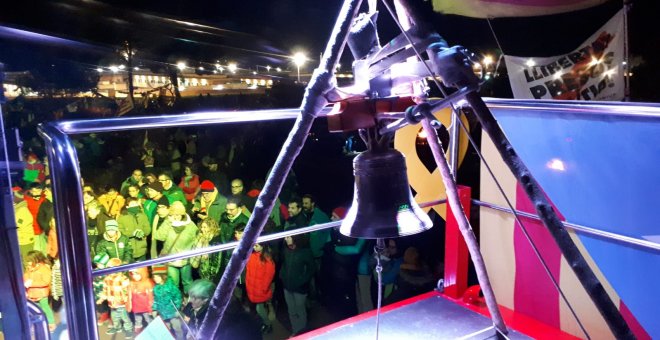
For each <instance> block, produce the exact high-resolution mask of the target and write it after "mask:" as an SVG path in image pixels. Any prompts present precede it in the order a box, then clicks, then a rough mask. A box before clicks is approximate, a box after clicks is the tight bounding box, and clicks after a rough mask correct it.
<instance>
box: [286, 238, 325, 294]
mask: <svg viewBox="0 0 660 340" xmlns="http://www.w3.org/2000/svg"><path fill="white" fill-rule="evenodd" d="M283 253H284V254H283V255H284V261H283V263H282V269H281V270H280V279H281V280H282V285H283V286H284V288H285V289H286V290H288V291H291V292H296V293H302V294H305V293H307V291H308V289H309V287H308V283H309V281H310V280H311V279H312V277H313V276H314V271H315V269H316V263H315V262H314V256H313V255H312V250H311V249H309V248H296V249H290V248H289V247H287V246H284V250H283Z"/></svg>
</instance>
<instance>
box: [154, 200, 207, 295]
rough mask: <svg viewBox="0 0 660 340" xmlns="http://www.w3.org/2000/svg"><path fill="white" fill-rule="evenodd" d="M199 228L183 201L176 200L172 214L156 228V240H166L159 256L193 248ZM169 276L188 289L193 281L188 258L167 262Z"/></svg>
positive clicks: (177, 284)
mask: <svg viewBox="0 0 660 340" xmlns="http://www.w3.org/2000/svg"><path fill="white" fill-rule="evenodd" d="M197 231H198V228H197V226H196V225H195V223H193V221H192V220H191V219H190V216H189V215H188V214H187V213H186V207H185V206H184V205H183V203H181V202H179V201H175V202H173V203H172V204H171V205H170V214H169V216H168V218H167V220H166V221H165V222H163V224H161V225H160V226H159V227H158V228H157V229H156V230H154V232H153V233H154V237H155V239H156V240H160V241H165V243H164V244H163V249H162V251H161V252H160V255H159V256H167V255H171V254H176V253H181V252H184V251H187V250H190V249H192V247H193V245H194V244H195V240H196V237H197ZM167 273H168V276H169V277H170V278H171V279H172V281H173V282H174V284H175V285H176V286H177V287H178V286H179V281H182V283H183V290H184V291H186V292H187V291H188V288H189V287H190V284H191V283H192V267H191V265H190V262H189V260H188V259H182V260H176V261H172V262H169V263H168V264H167Z"/></svg>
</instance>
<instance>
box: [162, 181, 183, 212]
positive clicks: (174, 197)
mask: <svg viewBox="0 0 660 340" xmlns="http://www.w3.org/2000/svg"><path fill="white" fill-rule="evenodd" d="M163 196H165V197H167V201H168V202H170V205H171V204H172V203H174V202H176V201H179V202H181V203H183V206H184V207H187V206H188V201H186V196H184V195H183V190H181V188H179V187H178V186H176V185H174V184H172V186H171V187H170V188H169V189H167V190H165V189H163Z"/></svg>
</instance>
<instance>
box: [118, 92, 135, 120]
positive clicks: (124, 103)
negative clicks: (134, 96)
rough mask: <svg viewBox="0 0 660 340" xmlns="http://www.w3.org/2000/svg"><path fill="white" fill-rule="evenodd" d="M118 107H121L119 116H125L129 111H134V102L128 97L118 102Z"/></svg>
mask: <svg viewBox="0 0 660 340" xmlns="http://www.w3.org/2000/svg"><path fill="white" fill-rule="evenodd" d="M117 105H119V110H117V116H123V115H124V114H126V113H127V112H128V111H131V110H133V101H132V100H131V98H129V97H126V98H124V99H122V100H120V101H118V102H117Z"/></svg>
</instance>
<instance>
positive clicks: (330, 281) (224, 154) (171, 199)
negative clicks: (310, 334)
mask: <svg viewBox="0 0 660 340" xmlns="http://www.w3.org/2000/svg"><path fill="white" fill-rule="evenodd" d="M200 135H201V136H199V135H197V134H187V133H186V132H185V131H183V130H182V129H179V130H178V131H177V132H176V133H175V134H174V135H173V136H172V137H171V138H169V137H167V138H158V137H155V136H149V134H148V133H144V135H142V138H139V139H137V140H139V145H135V144H137V143H135V140H136V139H135V138H133V139H132V140H131V141H129V142H128V143H131V142H133V144H134V145H133V146H129V148H128V151H127V153H126V154H125V155H128V154H132V157H131V156H125V157H124V158H123V159H118V157H117V156H116V155H112V154H109V153H108V152H107V149H109V148H111V147H110V146H109V145H108V143H109V142H107V141H104V140H101V139H100V138H99V137H98V136H96V135H94V134H90V135H88V136H85V137H81V138H79V139H77V140H76V141H75V142H76V145H77V146H78V147H79V154H80V163H81V169H82V173H83V179H82V182H83V187H82V193H83V203H84V210H85V218H86V227H87V235H88V244H89V253H90V258H91V259H92V265H93V266H94V267H95V268H106V267H112V266H118V265H121V264H127V263H135V262H140V261H144V260H146V259H154V258H158V257H163V256H166V255H171V254H177V253H181V252H185V251H189V250H192V249H202V248H206V247H209V246H214V245H219V244H223V243H228V242H233V241H237V240H240V239H241V237H242V235H243V231H244V229H245V227H246V225H247V222H248V219H249V217H250V215H251V214H252V212H253V211H254V209H255V204H256V201H257V197H258V195H259V193H260V191H261V189H262V187H263V183H264V180H263V179H264V178H265V177H266V175H267V173H265V172H264V173H262V174H261V176H260V177H257V178H251V181H250V185H249V186H246V184H245V183H246V182H247V179H245V178H241V174H245V173H248V172H246V171H245V169H246V167H249V166H248V165H247V164H248V158H246V157H245V153H243V151H244V147H245V145H247V144H249V143H248V142H247V139H246V137H243V138H240V139H238V138H237V139H232V140H231V141H229V142H228V143H227V147H226V148H225V147H224V146H222V145H221V143H217V142H216V141H213V140H212V139H211V138H210V137H209V136H210V135H204V134H203V133H202V134H200ZM161 137H162V136H161ZM201 145H206V146H207V148H204V147H201ZM104 149H105V150H104ZM125 151H126V150H125ZM28 152H29V153H28V154H27V155H26V157H25V159H26V164H27V165H26V168H25V170H24V174H23V178H22V181H21V184H20V185H19V186H16V187H14V208H15V216H16V224H17V232H18V240H19V246H20V251H21V256H22V258H23V259H24V262H25V286H26V289H27V296H28V298H29V299H30V300H32V301H35V302H36V303H38V304H39V305H40V306H41V307H42V309H43V310H44V312H45V315H46V317H47V319H48V323H49V327H50V329H51V331H54V332H55V331H56V329H57V326H58V325H57V322H56V320H55V318H54V317H53V311H57V310H58V309H59V305H60V304H61V303H60V301H61V297H62V295H63V294H62V288H61V285H62V284H61V278H60V275H59V270H60V269H59V259H58V251H57V237H56V235H57V234H56V228H57V226H56V223H55V218H54V206H53V198H52V192H51V185H50V176H49V173H48V164H47V162H48V159H47V158H45V157H38V156H37V149H36V148H34V147H33V148H30V149H29V150H28ZM103 160H109V161H106V162H103ZM98 164H104V167H105V169H100V168H99V166H98ZM129 166H130V167H131V168H129ZM90 169H91V170H90ZM104 170H105V171H104ZM122 173H124V174H125V175H124V176H127V177H120V176H119V175H120V174H122ZM230 179H231V180H230ZM317 203H318V201H317V199H316V197H315V196H314V195H312V194H309V193H306V192H304V191H303V190H300V188H299V187H298V186H297V185H296V181H295V177H293V176H292V177H291V178H289V179H288V180H287V183H286V184H285V188H284V189H283V190H282V193H281V195H280V196H279V198H278V199H277V201H276V203H275V208H274V209H273V211H272V212H271V214H270V216H269V218H268V221H267V223H266V225H265V227H264V231H263V233H274V232H278V231H283V230H291V229H297V228H302V227H305V226H308V225H315V224H322V223H326V222H330V221H331V220H339V219H342V218H343V217H344V215H345V213H346V207H343V206H339V207H336V208H335V209H334V210H332V212H331V213H330V214H328V213H327V212H326V211H324V210H323V209H321V207H320V206H319V205H318V204H317ZM397 246H399V244H398V240H394V239H392V240H388V241H387V248H386V249H385V251H384V252H383V253H382V254H381V256H380V257H381V262H382V263H383V268H384V269H383V282H384V284H385V289H384V296H383V297H384V298H385V301H386V303H389V302H393V301H398V300H402V299H404V298H407V297H410V296H414V295H417V294H419V293H422V292H424V291H428V290H430V289H432V288H433V287H434V286H435V285H434V282H435V278H436V277H437V273H435V274H434V273H433V272H432V270H430V269H429V267H428V266H427V265H425V263H424V261H422V257H421V256H420V254H419V251H418V249H416V248H415V247H407V248H406V249H399V248H398V247H397ZM230 256H231V253H230V252H212V253H206V254H203V255H200V256H196V257H190V258H184V259H180V260H176V261H171V262H168V263H166V264H163V265H158V266H153V267H150V268H147V267H141V268H138V269H135V270H131V271H130V272H128V273H125V272H118V273H114V274H110V275H107V276H105V277H96V278H95V281H94V293H95V298H96V309H97V317H98V319H97V321H98V324H99V325H103V324H107V331H106V334H115V333H123V334H124V336H125V338H131V337H133V336H134V335H135V334H136V333H139V332H141V331H142V330H143V329H144V327H146V326H147V325H148V324H149V323H151V322H153V321H154V320H156V318H158V319H160V320H162V322H163V323H164V324H165V325H166V326H167V327H168V328H169V329H170V331H171V332H172V334H173V335H174V336H175V337H176V338H177V339H185V338H186V337H189V338H190V337H191V338H194V336H195V334H197V332H198V331H199V329H200V326H201V322H202V320H203V319H204V316H205V313H206V310H207V308H208V304H209V301H210V299H211V297H212V295H213V292H214V291H215V288H216V286H217V284H218V283H219V281H220V278H221V277H222V274H223V272H224V270H225V268H226V267H227V265H228V263H229V258H230ZM375 263H376V258H375V257H374V255H373V243H372V242H370V241H365V240H361V239H353V238H349V237H345V236H343V235H341V234H340V233H339V232H338V231H337V230H335V229H324V230H320V231H315V232H311V233H307V234H300V235H296V236H292V237H286V238H284V239H283V240H275V241H270V242H264V243H259V244H255V245H254V249H253V252H252V254H251V255H250V257H249V259H248V261H247V265H246V268H245V270H244V271H243V274H242V275H241V277H240V279H239V282H238V285H237V287H236V289H235V291H234V294H233V301H232V303H231V305H232V306H233V307H232V308H230V311H231V310H233V311H234V313H235V315H236V317H235V318H236V319H237V320H242V322H234V323H232V324H229V326H228V327H227V329H228V330H229V329H231V325H239V324H240V325H243V326H242V328H244V329H242V330H240V331H237V332H241V333H237V334H242V335H241V336H242V337H241V338H250V337H249V336H254V337H256V338H261V336H262V335H263V334H268V333H270V332H272V330H273V322H274V321H275V320H276V318H277V309H278V308H286V311H287V313H286V316H287V317H285V320H280V321H281V322H282V323H283V324H285V325H286V326H288V325H289V324H290V329H291V334H292V335H297V334H301V333H302V332H305V331H307V330H309V323H308V316H307V315H308V314H307V313H308V309H309V308H310V306H315V305H321V306H324V307H325V308H327V309H328V311H330V313H331V315H332V317H333V318H334V320H331V321H337V320H342V319H345V318H347V317H350V316H353V315H356V314H358V313H361V312H365V311H368V310H371V309H373V308H374V302H375V301H376V300H377V293H376V292H377V290H376V285H375V282H376V279H375V276H374V267H375ZM229 314H231V312H230V313H229ZM230 318H231V316H230ZM286 319H288V320H286ZM250 320H252V321H253V322H250ZM255 329H256V331H255ZM250 334H251V335H250Z"/></svg>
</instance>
